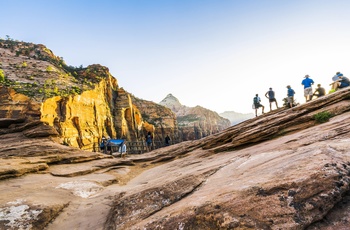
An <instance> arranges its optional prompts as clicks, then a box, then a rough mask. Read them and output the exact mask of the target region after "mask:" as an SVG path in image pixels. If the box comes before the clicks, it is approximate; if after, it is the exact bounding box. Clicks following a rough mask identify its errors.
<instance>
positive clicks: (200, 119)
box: [159, 94, 230, 141]
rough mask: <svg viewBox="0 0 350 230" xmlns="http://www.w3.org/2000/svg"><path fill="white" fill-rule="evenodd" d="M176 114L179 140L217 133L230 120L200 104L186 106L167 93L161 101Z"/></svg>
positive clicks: (161, 103) (226, 125)
mask: <svg viewBox="0 0 350 230" xmlns="http://www.w3.org/2000/svg"><path fill="white" fill-rule="evenodd" d="M159 104H160V105H163V106H165V107H167V108H169V109H171V110H172V111H173V112H174V113H175V114H176V119H177V123H178V127H179V136H180V139H181V140H184V141H186V140H195V139H200V138H202V137H205V136H208V135H211V134H214V133H217V132H219V131H222V130H224V129H226V128H228V127H229V126H230V121H229V120H228V119H225V118H223V117H220V116H219V114H218V113H216V112H214V111H211V110H209V109H206V108H203V107H201V106H195V107H188V106H185V105H182V104H181V103H180V101H179V100H178V99H177V98H176V97H175V96H173V95H172V94H168V95H167V96H166V97H165V98H164V99H163V100H162V101H161V102H159Z"/></svg>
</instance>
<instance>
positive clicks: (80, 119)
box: [0, 39, 178, 151]
mask: <svg viewBox="0 0 350 230" xmlns="http://www.w3.org/2000/svg"><path fill="white" fill-rule="evenodd" d="M132 99H133V97H132V96H131V95H130V94H129V93H128V92H127V91H126V90H124V89H123V88H122V87H120V86H119V84H118V81H117V79H116V78H114V77H113V76H112V75H111V73H110V72H109V69H108V68H107V67H104V66H101V65H98V64H94V65H89V66H87V67H82V66H80V67H73V66H68V65H67V64H66V63H65V62H64V60H63V58H62V57H58V56H56V55H55V54H54V53H53V52H52V51H51V50H50V49H48V48H47V47H46V46H44V45H40V44H39V45H38V44H32V43H27V42H18V41H13V40H11V39H8V40H2V39H0V117H1V118H14V119H20V118H24V117H30V118H31V119H33V120H40V121H43V122H46V123H48V124H49V125H50V126H52V127H54V128H55V129H56V131H57V133H58V136H59V138H57V141H58V142H59V143H62V144H65V145H69V146H73V147H78V148H80V149H84V150H90V151H92V150H95V151H97V150H98V147H99V143H100V142H101V140H102V137H111V138H123V139H126V140H128V141H143V139H144V136H145V134H146V133H147V132H148V131H150V132H152V133H153V135H154V137H155V138H154V139H155V140H157V141H163V140H164V138H165V135H164V133H165V132H166V133H167V134H169V135H170V136H171V138H172V139H178V135H177V133H178V129H177V124H176V118H175V114H174V113H173V112H172V111H170V110H169V109H167V108H165V107H163V106H159V105H158V104H156V103H153V102H146V101H144V100H141V99H138V100H137V102H138V103H139V104H147V108H148V110H149V111H150V110H156V111H157V112H159V114H154V113H153V114H148V113H147V110H143V113H142V114H143V115H144V116H142V115H141V111H140V110H139V109H138V107H137V106H136V105H135V103H136V102H134V101H133V100H132ZM153 108H156V109H153ZM160 116H162V118H164V119H163V120H160V121H158V122H154V119H155V118H159V117H160ZM163 121H164V123H163Z"/></svg>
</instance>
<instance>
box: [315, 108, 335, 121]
mask: <svg viewBox="0 0 350 230" xmlns="http://www.w3.org/2000/svg"><path fill="white" fill-rule="evenodd" d="M332 116H333V114H332V113H330V112H328V111H323V112H320V113H317V114H315V115H313V116H312V118H313V119H314V120H316V121H317V122H318V123H324V122H327V121H329V119H330V118H331V117H332Z"/></svg>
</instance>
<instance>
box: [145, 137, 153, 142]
mask: <svg viewBox="0 0 350 230" xmlns="http://www.w3.org/2000/svg"><path fill="white" fill-rule="evenodd" d="M146 142H147V143H152V136H151V135H147V140H146Z"/></svg>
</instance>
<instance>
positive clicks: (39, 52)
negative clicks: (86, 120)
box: [0, 36, 110, 100]
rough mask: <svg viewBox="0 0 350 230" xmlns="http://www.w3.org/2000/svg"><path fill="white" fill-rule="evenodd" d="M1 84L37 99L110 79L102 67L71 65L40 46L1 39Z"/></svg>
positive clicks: (78, 91)
mask: <svg viewBox="0 0 350 230" xmlns="http://www.w3.org/2000/svg"><path fill="white" fill-rule="evenodd" d="M0 51H1V52H0V63H1V66H0V68H1V71H0V84H1V85H4V86H6V87H11V88H13V89H14V90H16V92H18V93H22V94H24V95H27V96H29V97H31V98H34V99H37V100H43V99H45V98H50V97H53V96H69V95H75V94H80V93H82V92H83V91H85V90H91V89H93V88H94V87H95V85H96V84H97V83H99V82H100V81H101V80H102V79H105V78H107V77H109V76H110V74H109V69H108V68H107V67H104V66H101V65H90V66H88V67H85V68H84V67H83V66H80V67H73V66H68V65H67V64H66V63H65V62H64V60H63V58H62V57H59V56H55V55H54V54H53V52H52V51H51V50H50V49H48V48H47V47H45V46H44V45H41V44H32V43H28V42H20V41H15V40H13V39H11V38H10V37H9V36H7V38H6V39H1V38H0Z"/></svg>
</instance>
